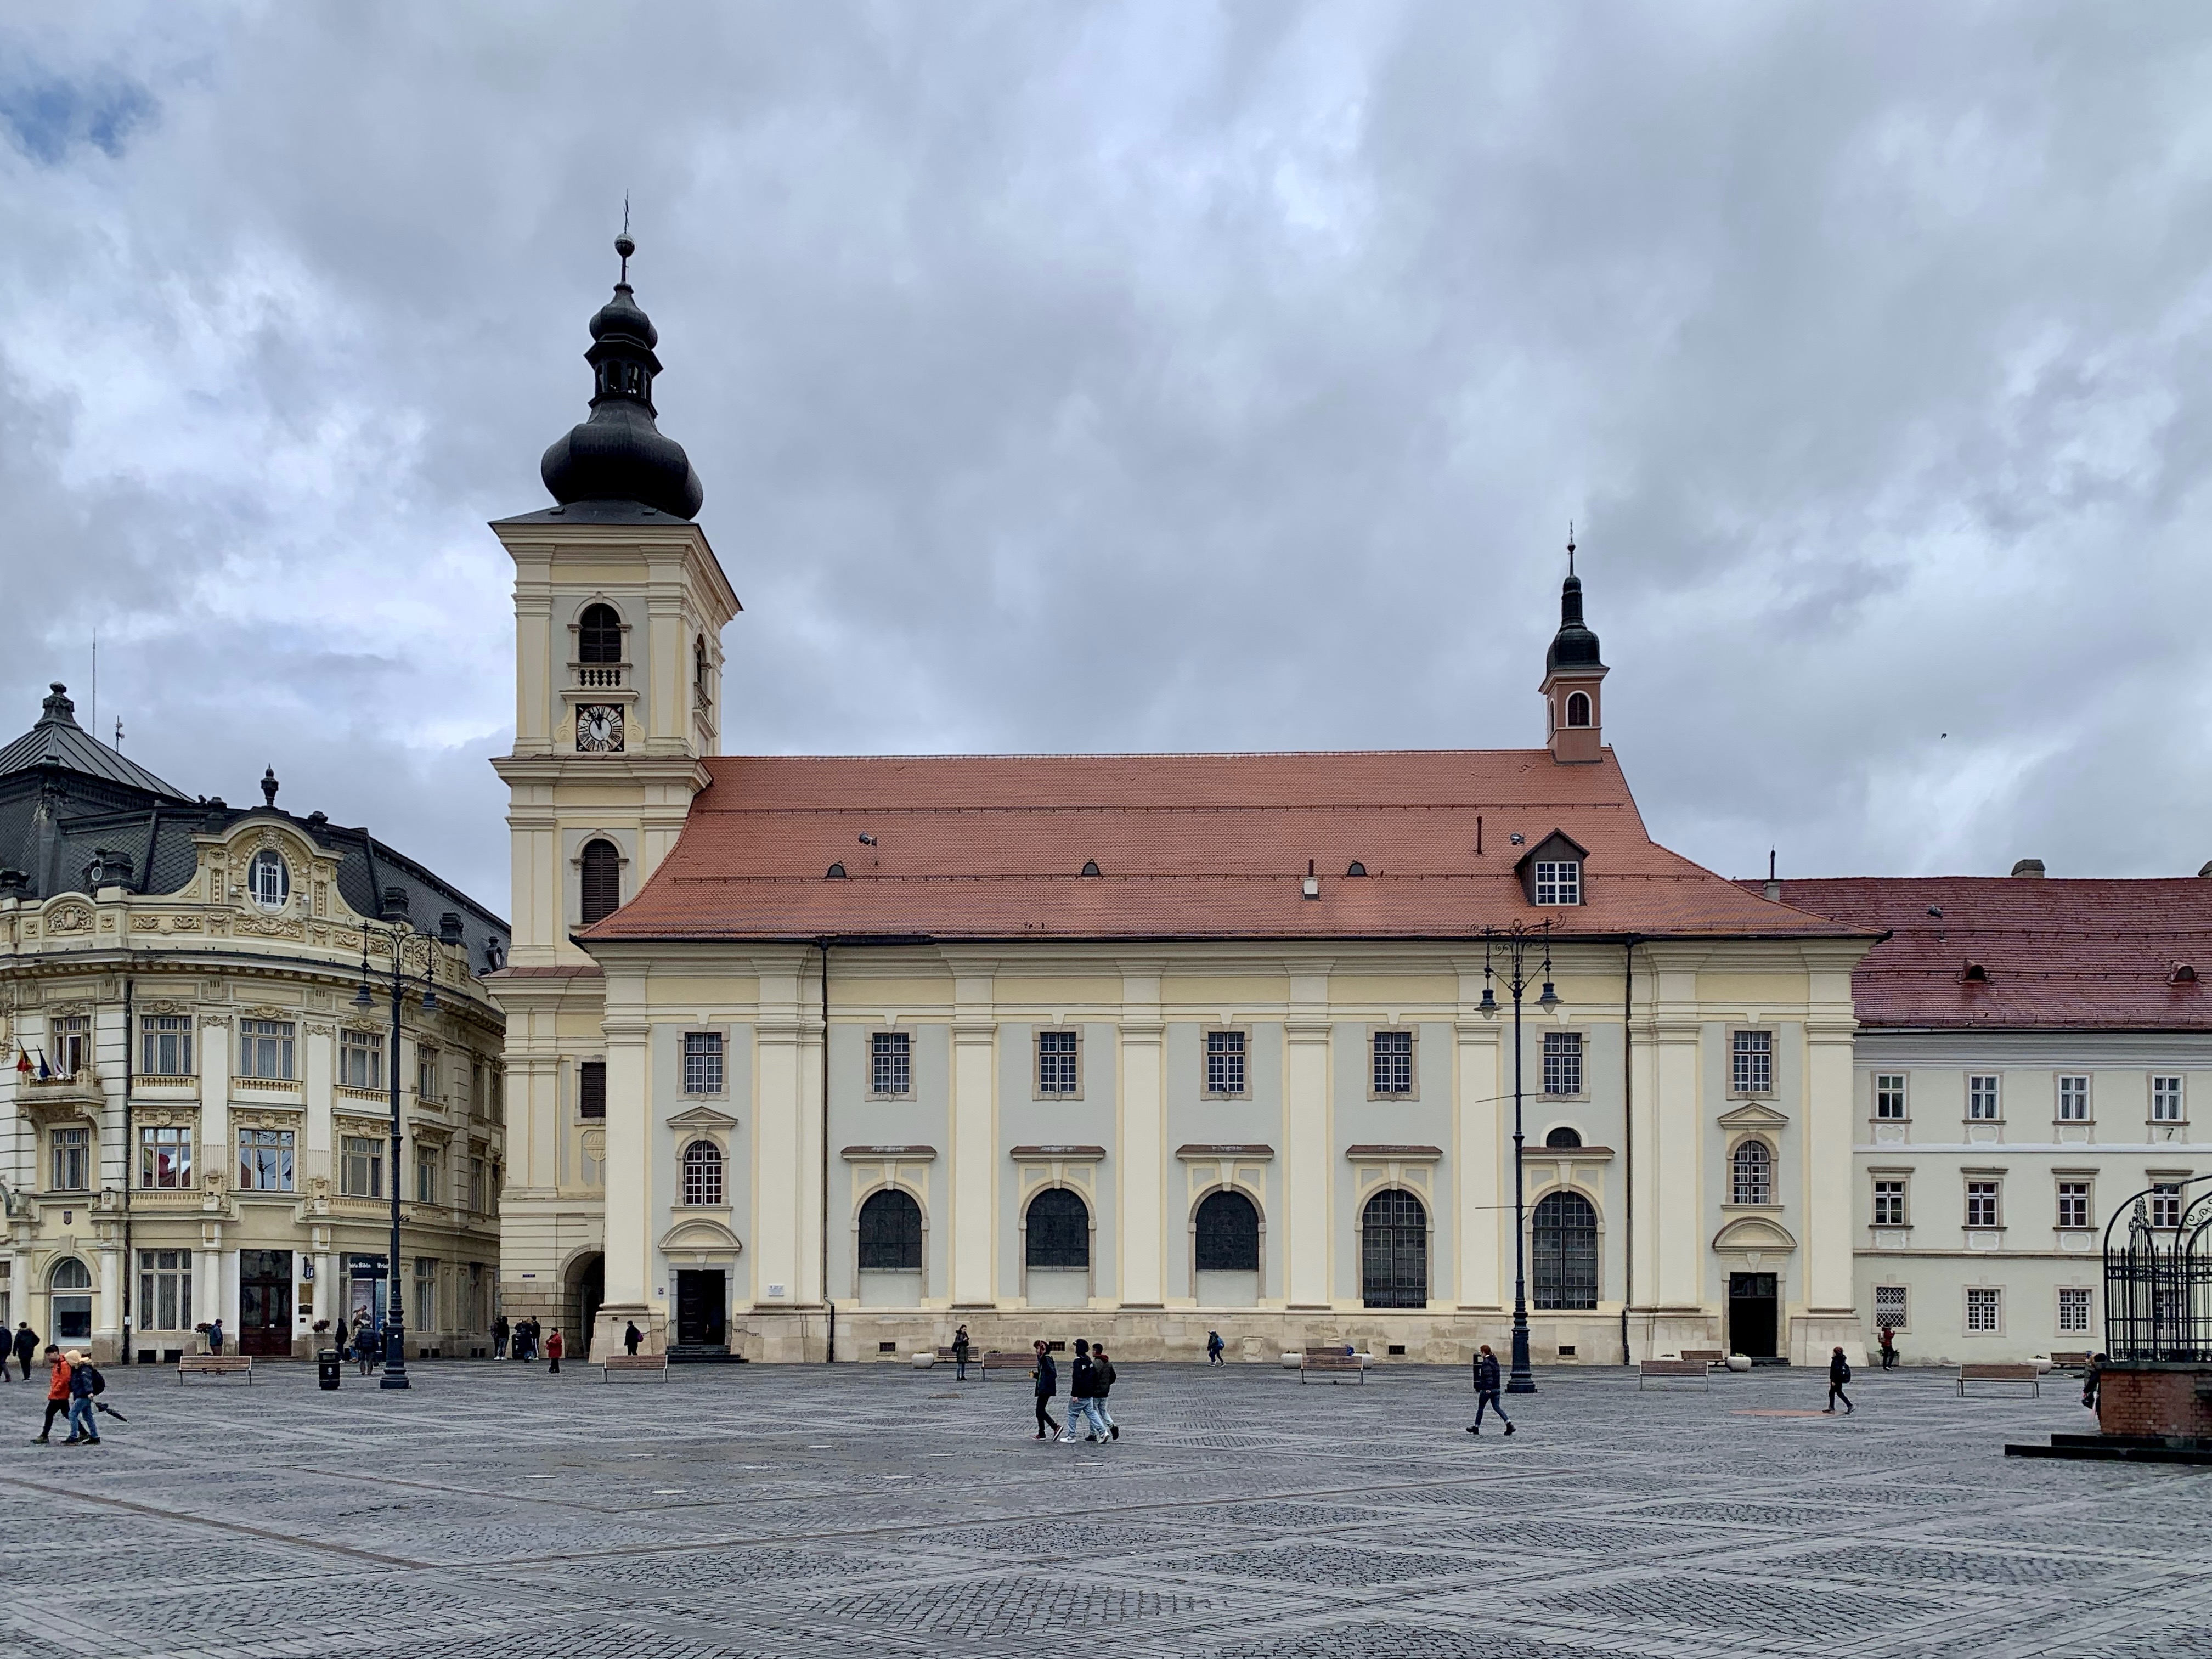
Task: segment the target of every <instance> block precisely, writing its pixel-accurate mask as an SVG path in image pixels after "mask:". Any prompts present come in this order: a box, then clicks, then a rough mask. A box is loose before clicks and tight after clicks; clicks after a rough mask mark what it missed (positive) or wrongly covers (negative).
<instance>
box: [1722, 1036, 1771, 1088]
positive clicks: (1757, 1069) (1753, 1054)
mask: <svg viewBox="0 0 2212 1659" xmlns="http://www.w3.org/2000/svg"><path fill="white" fill-rule="evenodd" d="M1729 1089H1730V1090H1731V1091H1733V1092H1735V1093H1736V1094H1740V1095H1771V1094H1772V1093H1773V1092H1774V1033H1773V1032H1771V1031H1735V1032H1732V1033H1731V1034H1730V1036H1729Z"/></svg>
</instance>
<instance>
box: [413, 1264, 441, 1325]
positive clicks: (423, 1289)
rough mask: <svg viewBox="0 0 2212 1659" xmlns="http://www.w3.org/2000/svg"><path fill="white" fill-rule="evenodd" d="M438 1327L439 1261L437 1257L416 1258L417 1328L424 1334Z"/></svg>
mask: <svg viewBox="0 0 2212 1659" xmlns="http://www.w3.org/2000/svg"><path fill="white" fill-rule="evenodd" d="M437 1328H438V1263H437V1261H436V1259H435V1258H434V1257H431V1256H427V1255H418V1256H416V1258H415V1329H416V1332H417V1333H418V1334H422V1335H428V1334H429V1333H430V1332H432V1331H435V1330H436V1329H437Z"/></svg>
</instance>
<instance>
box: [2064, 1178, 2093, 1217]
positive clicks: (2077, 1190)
mask: <svg viewBox="0 0 2212 1659" xmlns="http://www.w3.org/2000/svg"><path fill="white" fill-rule="evenodd" d="M2058 1225H2060V1226H2062V1227H2086V1226H2087V1225H2089V1183H2088V1182H2086V1181H2062V1182H2059V1183H2058Z"/></svg>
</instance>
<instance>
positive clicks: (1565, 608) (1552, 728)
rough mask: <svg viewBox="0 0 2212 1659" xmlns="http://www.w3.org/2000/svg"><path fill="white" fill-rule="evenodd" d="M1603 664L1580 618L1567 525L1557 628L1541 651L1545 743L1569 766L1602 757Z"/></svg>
mask: <svg viewBox="0 0 2212 1659" xmlns="http://www.w3.org/2000/svg"><path fill="white" fill-rule="evenodd" d="M1606 672H1607V670H1606V665H1605V664H1604V662H1603V661H1601V659H1600V658H1599V656H1598V648H1597V635H1595V634H1594V633H1592V632H1591V631H1590V629H1589V624H1588V623H1584V622H1583V579H1582V578H1581V577H1580V576H1577V574H1575V530H1574V526H1572V525H1569V526H1567V580H1565V582H1564V583H1563V584H1561V586H1560V588H1559V632H1558V633H1557V634H1554V635H1553V636H1552V648H1551V649H1550V650H1549V651H1547V652H1546V653H1544V683H1543V684H1542V685H1541V687H1540V688H1538V689H1539V690H1541V692H1542V693H1543V696H1544V708H1545V738H1544V744H1545V747H1546V748H1547V749H1549V750H1551V751H1552V758H1553V759H1554V760H1556V761H1559V762H1562V763H1565V764H1568V765H1588V764H1589V763H1592V762H1594V761H1597V760H1600V759H1602V758H1603V757H1604V752H1605V737H1604V732H1603V729H1602V726H1601V720H1600V716H1601V709H1600V707H1599V699H1600V696H1601V686H1602V684H1603V682H1604V680H1605V677H1606Z"/></svg>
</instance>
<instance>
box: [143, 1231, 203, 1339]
mask: <svg viewBox="0 0 2212 1659" xmlns="http://www.w3.org/2000/svg"><path fill="white" fill-rule="evenodd" d="M191 1323H192V1253H191V1251H190V1250H141V1251H139V1252H138V1328H139V1329H140V1330H142V1331H181V1330H188V1329H190V1328H191Z"/></svg>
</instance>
